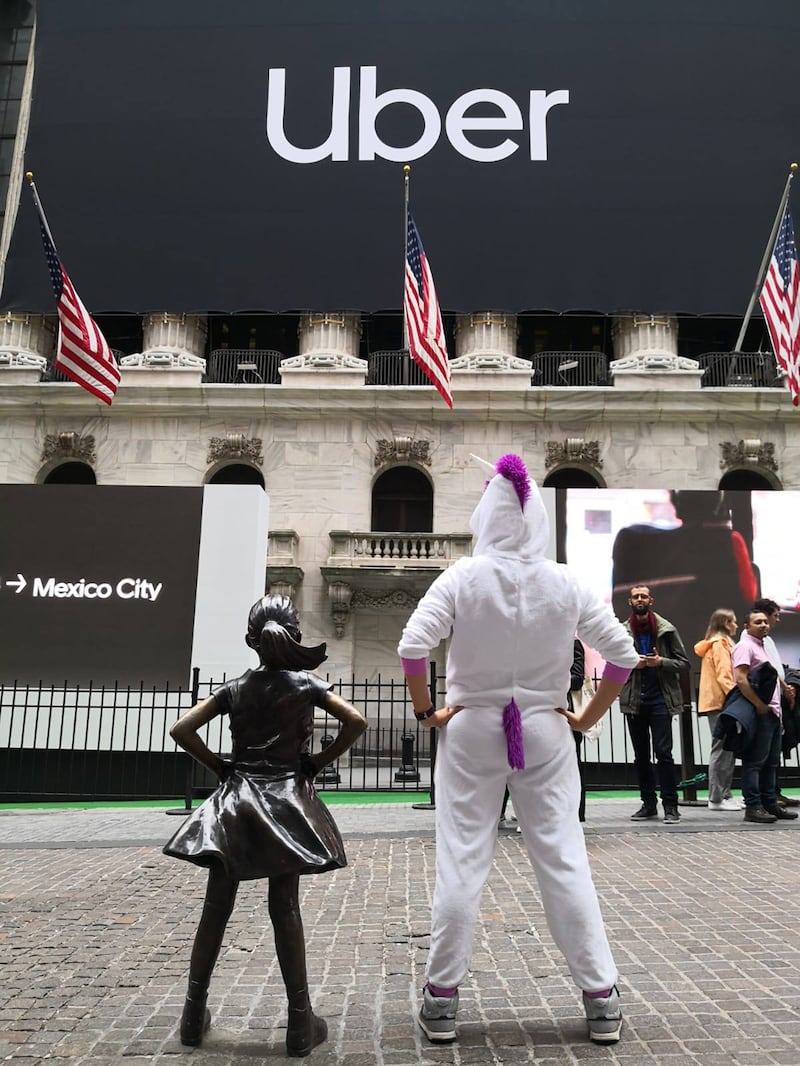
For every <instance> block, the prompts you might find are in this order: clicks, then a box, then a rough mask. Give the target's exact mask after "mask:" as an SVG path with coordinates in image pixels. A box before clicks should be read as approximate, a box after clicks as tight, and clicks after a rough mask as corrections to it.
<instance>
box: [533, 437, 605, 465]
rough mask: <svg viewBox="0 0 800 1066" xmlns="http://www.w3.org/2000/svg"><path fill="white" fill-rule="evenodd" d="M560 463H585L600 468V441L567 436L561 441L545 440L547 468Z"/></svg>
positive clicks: (545, 462) (601, 461)
mask: <svg viewBox="0 0 800 1066" xmlns="http://www.w3.org/2000/svg"><path fill="white" fill-rule="evenodd" d="M562 463H586V464H587V465H588V466H593V467H595V469H597V470H601V469H602V467H603V460H602V459H601V458H600V441H597V440H584V439H583V437H567V439H566V440H565V441H564V442H563V443H562V442H561V441H558V440H549V441H547V443H546V444H545V458H544V465H545V466H546V467H547V469H548V470H549V469H550V467H551V466H560V465H561V464H562Z"/></svg>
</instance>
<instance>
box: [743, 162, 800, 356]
mask: <svg viewBox="0 0 800 1066" xmlns="http://www.w3.org/2000/svg"><path fill="white" fill-rule="evenodd" d="M796 171H797V163H792V165H791V166H790V167H789V176H788V178H787V179H786V184H785V185H784V187H783V196H781V202H780V204H779V206H778V213H777V214H776V215H775V221H774V223H773V224H772V232H771V233H770V235H769V240H768V241H767V247H766V249H765V251H764V258H763V259H762V260H761V266H760V267H759V268H758V274H757V276H756V283H755V287H754V289H753V293H752V295H751V297H750V303H749V304H748V305H747V310H746V311H745V314H744V322H743V323H742V328H741V329H740V330H739V336H738V338H737V340H736V347H735V348H734V352H740V351H741V350H742V344H743V343H744V335H745V333H746V332H747V327H748V326H749V325H750V319H751V317H752V314H753V308H754V307H755V306H756V300H757V299H758V296H759V293H760V292H761V286H762V285H763V284H764V277H765V276H766V273H767V267H768V265H769V261H770V259H771V258H772V252H773V250H774V248H775V241H776V240H777V238H778V229H779V228H780V224H781V220H782V219H783V212H784V211H785V210H786V204H787V203H788V201H789V192H790V190H791V188H792V179H793V178H794V175H795V172H796Z"/></svg>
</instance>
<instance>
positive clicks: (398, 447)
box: [375, 437, 431, 466]
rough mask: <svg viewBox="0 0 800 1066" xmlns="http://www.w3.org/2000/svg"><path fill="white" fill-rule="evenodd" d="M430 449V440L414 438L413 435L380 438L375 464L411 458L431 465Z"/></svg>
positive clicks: (405, 460) (402, 461) (403, 460)
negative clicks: (391, 438) (390, 438)
mask: <svg viewBox="0 0 800 1066" xmlns="http://www.w3.org/2000/svg"><path fill="white" fill-rule="evenodd" d="M430 449H431V442H430V441H429V440H413V439H412V438H411V437H395V438H394V440H379V441H377V444H376V451H375V466H383V465H384V463H395V462H399V463H407V462H408V461H409V460H414V461H415V462H417V463H423V464H424V465H425V466H430V465H431V455H430Z"/></svg>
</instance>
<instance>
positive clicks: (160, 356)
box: [119, 351, 206, 372]
mask: <svg viewBox="0 0 800 1066" xmlns="http://www.w3.org/2000/svg"><path fill="white" fill-rule="evenodd" d="M119 365H120V366H121V367H122V369H123V370H131V369H141V370H183V369H189V370H200V371H202V372H205V369H206V361H205V359H201V357H200V356H199V355H192V353H191V352H172V351H169V352H157V351H152V352H137V354H136V355H124V356H123V357H122V359H120V361H119Z"/></svg>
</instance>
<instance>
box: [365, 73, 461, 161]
mask: <svg viewBox="0 0 800 1066" xmlns="http://www.w3.org/2000/svg"><path fill="white" fill-rule="evenodd" d="M376 72H377V67H362V68H361V94H360V97H359V102H358V158H359V159H366V160H369V159H374V158H375V156H376V155H377V156H379V157H380V158H381V159H391V160H392V161H393V162H395V163H402V162H405V161H407V160H409V159H419V158H420V156H423V155H427V154H428V152H430V150H431V149H432V148H433V147H434V145H435V144H436V142H437V141H438V140H439V134H440V133H441V132H442V120H441V118H440V116H439V112H438V111H437V110H436V105H435V104H434V102H433V101H432V100H431V99H429V98H428V97H427V96H425V94H424V93H420V92H417V90H416V89H389V90H388V92H385V93H381V94H380V96H378V95H376V89H377V73H376ZM392 104H405V105H406V106H407V107H413V108H416V110H417V111H418V112H419V113H420V115H421V116H422V122H423V129H422V133H421V134H420V136H419V139H418V140H416V141H415V142H414V143H413V144H407V145H404V146H400V147H395V146H394V145H391V144H386V142H385V141H382V140H381V139H380V137H379V136H378V134H377V131H376V129H375V120H376V118H377V117H378V115H379V114H380V113H381V111H383V110H384V108H387V107H389V106H391V105H392Z"/></svg>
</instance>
